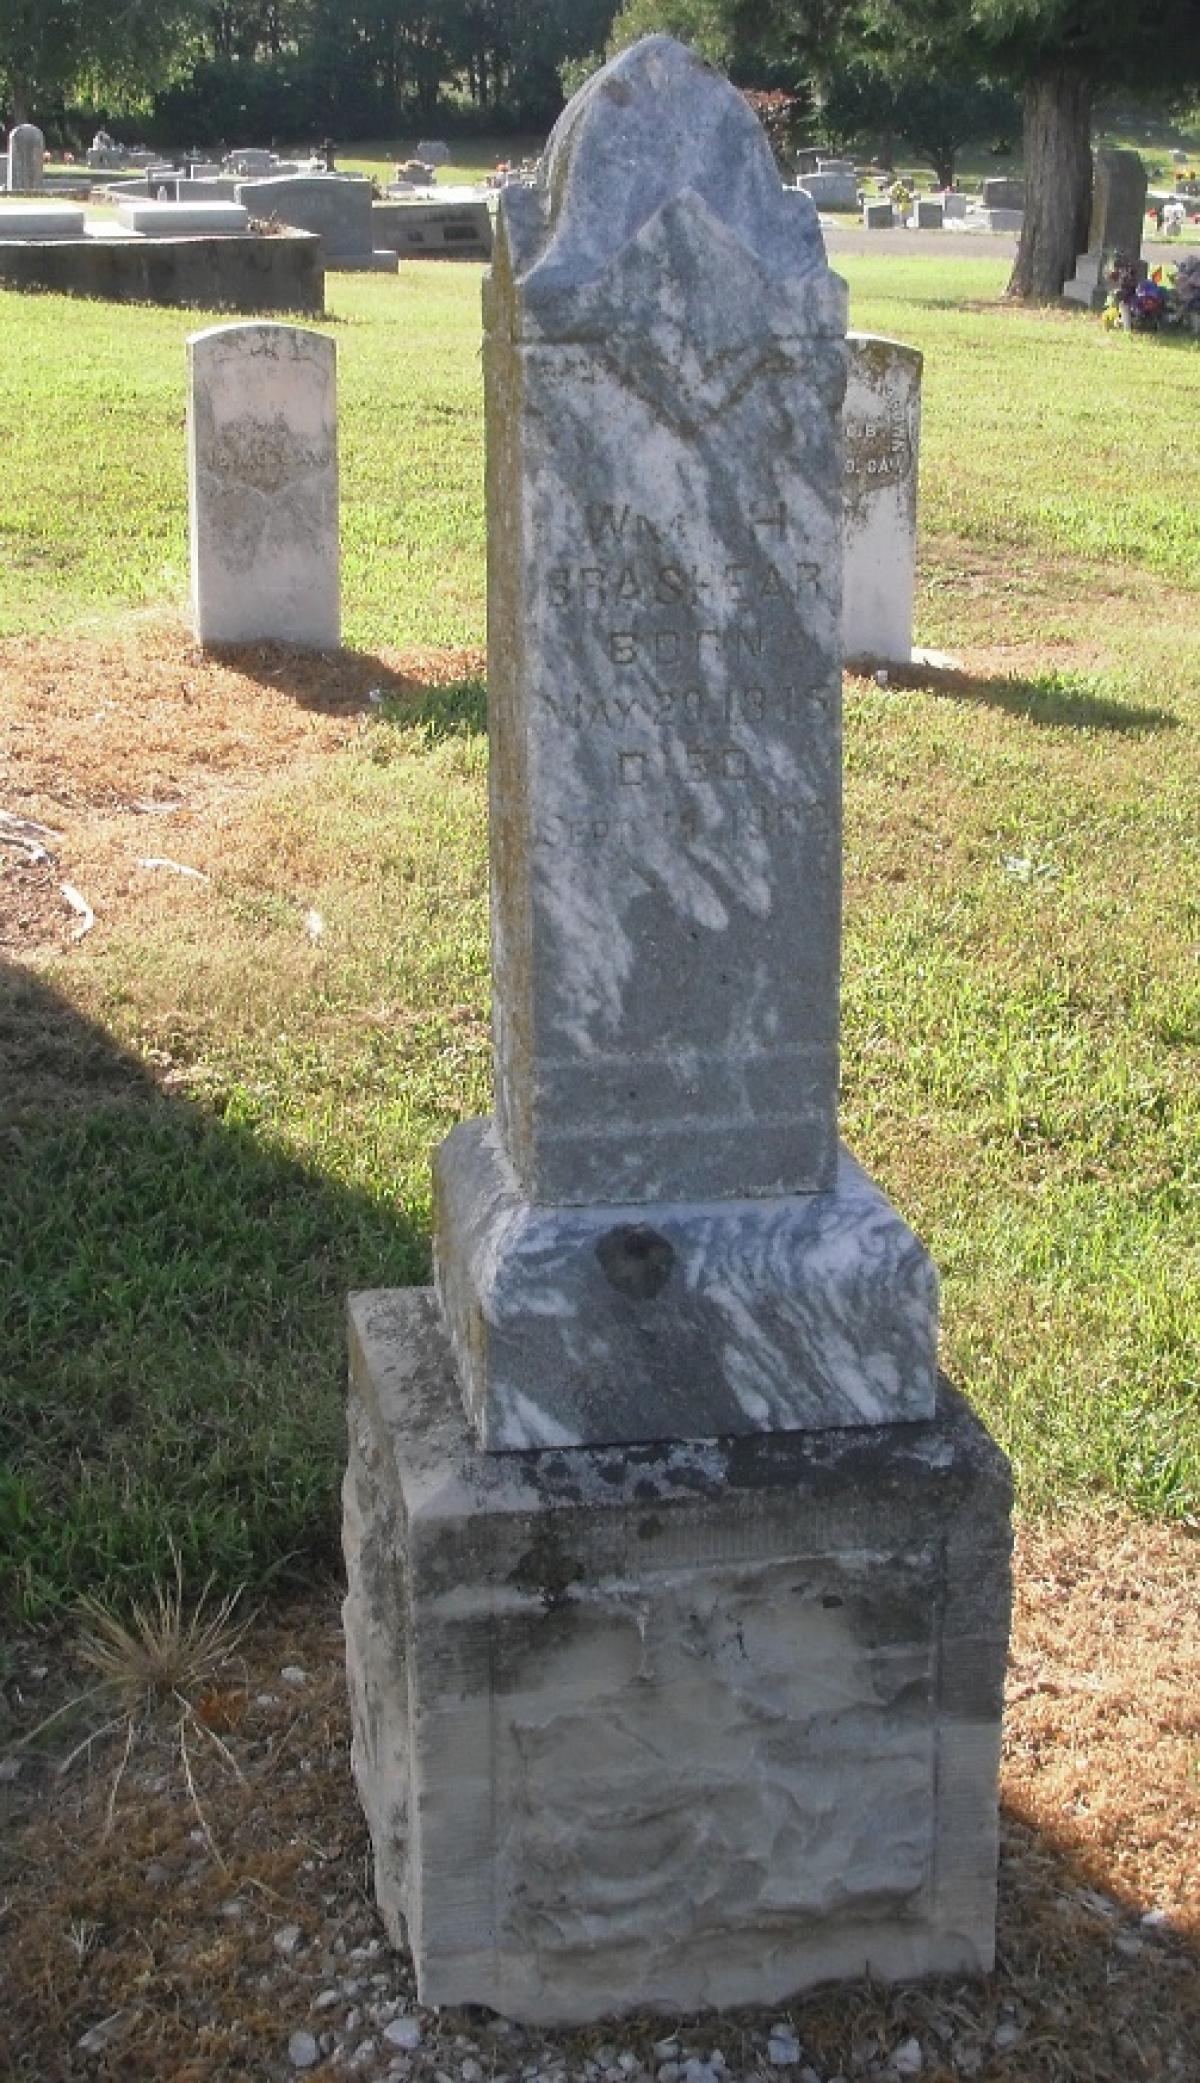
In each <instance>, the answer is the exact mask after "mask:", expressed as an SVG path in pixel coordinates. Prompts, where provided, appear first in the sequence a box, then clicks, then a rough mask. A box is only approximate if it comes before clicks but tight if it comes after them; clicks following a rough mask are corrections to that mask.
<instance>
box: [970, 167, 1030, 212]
mask: <svg viewBox="0 0 1200 2083" xmlns="http://www.w3.org/2000/svg"><path fill="white" fill-rule="evenodd" d="M979 200H980V203H981V205H982V207H983V208H984V209H985V210H1023V209H1024V208H1025V183H1024V181H1018V180H1015V179H1014V178H1013V177H1012V176H1011V175H1009V174H994V175H992V176H991V178H990V179H989V180H986V181H984V182H982V183H981V185H980V191H979Z"/></svg>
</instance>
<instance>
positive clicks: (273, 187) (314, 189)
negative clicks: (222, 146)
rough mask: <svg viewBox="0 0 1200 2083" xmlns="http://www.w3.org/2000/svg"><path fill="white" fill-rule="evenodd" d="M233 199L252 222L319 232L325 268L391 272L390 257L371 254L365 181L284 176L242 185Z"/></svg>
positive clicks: (370, 199) (370, 194)
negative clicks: (257, 220)
mask: <svg viewBox="0 0 1200 2083" xmlns="http://www.w3.org/2000/svg"><path fill="white" fill-rule="evenodd" d="M237 199H238V201H239V203H242V204H244V206H245V208H246V209H247V210H248V211H249V212H250V215H251V216H252V217H255V218H260V219H269V218H272V217H274V218H276V219H277V220H278V222H279V223H280V224H289V225H291V226H292V227H293V228H294V229H295V230H296V231H315V232H319V233H320V236H321V240H322V244H323V245H324V248H325V262H326V266H327V267H331V268H342V269H345V268H350V269H357V268H394V267H395V265H396V256H395V254H394V253H387V252H377V251H376V250H375V247H374V245H373V242H372V232H371V204H372V202H373V201H374V190H373V189H372V186H371V183H370V182H369V181H355V180H351V179H349V178H347V177H346V176H345V175H343V174H286V175H284V176H282V177H281V178H280V179H269V180H265V181H246V182H243V183H241V184H240V185H239V187H238V189H237Z"/></svg>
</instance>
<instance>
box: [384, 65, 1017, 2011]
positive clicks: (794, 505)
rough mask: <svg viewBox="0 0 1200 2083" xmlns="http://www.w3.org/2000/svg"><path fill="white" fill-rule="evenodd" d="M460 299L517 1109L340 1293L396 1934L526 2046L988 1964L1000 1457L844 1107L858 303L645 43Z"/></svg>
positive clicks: (1003, 1495) (501, 963)
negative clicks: (472, 334)
mask: <svg viewBox="0 0 1200 2083" xmlns="http://www.w3.org/2000/svg"><path fill="white" fill-rule="evenodd" d="M485 319H486V349H485V371H486V395H487V436H488V505H489V654H490V666H489V675H490V712H491V725H490V727H491V755H492V757H491V837H492V876H493V893H492V925H493V968H494V999H495V1050H496V1112H495V1118H494V1120H493V1121H491V1122H480V1123H469V1124H467V1125H465V1126H464V1127H463V1128H461V1129H458V1130H456V1131H455V1133H454V1134H453V1135H452V1136H451V1137H450V1138H449V1139H448V1141H447V1142H446V1143H445V1144H444V1145H443V1146H442V1149H441V1150H440V1152H439V1153H438V1158H437V1164H436V1188H437V1217H436V1264H437V1288H436V1290H423V1291H410V1292H399V1293H393V1292H387V1293H376V1294H366V1295H359V1296H355V1297H353V1298H352V1302H351V1399H350V1414H349V1415H350V1439H351V1452H350V1466H349V1469H348V1473H347V1480H346V1518H345V1543H346V1554H347V1565H348V1575H349V1594H348V1598H347V1604H346V1627H347V1655H348V1667H349V1676H350V1686H351V1698H352V1708H353V1718H354V1764H355V1772H356V1776H357V1780H358V1785H359V1789H360V1793H361V1796H362V1799H363V1802H364V1806H365V1808H366V1811H367V1815H368V1819H369V1823H370V1828H371V1834H372V1839H373V1844H374V1852H375V1870H376V1884H377V1892H378V1897H379V1901H380V1905H381V1908H382V1911H383V1915H384V1919H385V1922H386V1924H387V1927H388V1929H389V1931H390V1933H391V1934H392V1935H393V1937H394V1938H395V1939H396V1940H397V1941H400V1940H401V1939H402V1938H404V1937H405V1936H407V1939H408V1941H409V1942H410V1944H411V1946H412V1949H413V1953H414V1957H415V1962H416V1969H417V1978H418V1989H419V1992H420V1995H421V1997H422V2000H423V2001H425V2002H429V2003H460V2002H476V2003H486V2004H490V2005H492V2006H494V2007H495V2008H496V2009H497V2010H499V2011H501V2012H503V2013H504V2014H505V2015H507V2016H510V2017H517V2018H523V2019H529V2020H543V2021H559V2022H570V2021H582V2020H585V2019H590V2018H594V2017H597V2016H600V2015H602V2014H604V2013H606V2012H610V2011H617V2010H623V2009H644V2008H647V2007H650V2008H659V2009H663V2010H668V2011H679V2010H685V2009H690V2008H693V2007H698V2006H700V2005H704V2004H733V2003H745V2002H752V2001H756V2000H761V2001H775V2000H777V1999H779V1998H781V1997H783V1996H785V1995H787V1994H789V1993H790V1992H792V1991H794V1990H796V1989H798V1988H800V1987H802V1986H804V1985H806V1984H808V1983H811V1982H814V1981H817V1980H820V1979H823V1978H826V1977H828V1976H831V1975H841V1976H849V1975H858V1974H862V1973H864V1972H866V1971H868V1970H870V1971H871V1972H874V1973H877V1974H881V1975H885V1976H907V1975H911V1974H915V1973H920V1972H924V1971H929V1970H933V1969H950V1970H956V1971H957V1970H962V1969H970V1968H978V1967H983V1966H986V1965H987V1964H988V1963H989V1961H990V1959H991V1955H992V1944H993V1937H992V1933H993V1909H994V1886H995V1860H996V1765H997V1754H998V1734H999V1710H1000V1693H1001V1685H1002V1678H1003V1669H1004V1659H1005V1647H1006V1636H1007V1614H1008V1606H1007V1555H1008V1509H1009V1492H1008V1481H1007V1470H1006V1467H1005V1464H1004V1462H1003V1459H1002V1457H1001V1456H1000V1455H999V1454H998V1452H997V1451H996V1449H995V1448H994V1447H993V1445H992V1444H991V1442H990V1440H989V1439H988V1437H987V1435H986V1434H985V1433H984V1432H983V1430H982V1428H981V1427H980V1426H979V1425H978V1424H977V1423H976V1421H975V1420H974V1419H973V1418H972V1416H971V1415H970V1413H969V1412H968V1411H967V1409H966V1408H965V1407H964V1405H963V1404H962V1403H961V1401H960V1400H959V1399H958V1398H957V1397H956V1396H955V1395H954V1393H953V1391H952V1390H950V1389H949V1388H948V1386H947V1385H946V1384H945V1383H940V1382H939V1380H938V1378H937V1373H936V1366H935V1336H936V1293H935V1290H936V1283H935V1277H934V1273H933V1269H932V1266H931V1265H930V1263H929V1260H928V1258H927V1256H926V1254H925V1252H924V1250H923V1249H922V1247H921V1245H920V1244H919V1243H918V1242H917V1240H916V1238H915V1237H914V1236H913V1235H912V1233H911V1232H910V1231H909V1230H908V1229H907V1227H906V1226H905V1224H904V1223H903V1222H902V1220H901V1218H900V1217H899V1216H898V1215H897V1214H896V1213H895V1212H894V1211H893V1210H892V1209H891V1208H890V1207H889V1205H888V1203H887V1201H886V1200H885V1199H884V1197H883V1195H882V1194H881V1193H880V1192H879V1190H878V1189H877V1188H876V1187H875V1186H874V1185H873V1184H872V1183H871V1181H870V1180H869V1179H868V1178H867V1177H866V1175H865V1174H864V1173H863V1172H862V1171H861V1169H860V1168H859V1167H858V1166H857V1165H856V1164H855V1163H854V1161H853V1159H852V1158H850V1157H849V1155H848V1154H847V1153H846V1152H845V1151H843V1150H840V1149H839V1146H838V1140H837V1129H836V1080H837V972H838V944H839V924H838V918H839V873H840V820H839V786H840V783H839V772H840V755H839V699H840V681H841V530H842V485H841V473H842V445H841V426H840V408H841V402H842V391H843V385H844V381H845V348H844V338H843V336H844V326H845V292H844V289H843V286H842V284H841V283H840V282H839V281H838V280H837V278H836V277H835V276H833V275H831V274H830V272H829V269H828V267H827V265H826V261H825V254H824V250H823V246H822V242H821V237H820V232H819V229H818V226H817V222H816V215H815V211H814V209H813V206H812V204H811V202H810V201H809V200H808V198H807V197H805V196H803V195H800V194H798V193H796V192H795V191H792V192H785V191H784V190H783V189H782V188H781V186H780V183H779V179H778V176H777V174H776V172H775V168H774V164H773V161H772V157H771V153H770V150H769V147H768V146H767V143H766V140H765V137H764V136H763V133H762V132H761V130H760V128H759V126H758V124H757V122H756V120H755V118H754V117H753V116H752V114H751V113H750V111H749V110H748V108H747V106H746V104H745V103H744V101H743V100H742V98H741V96H740V95H738V94H737V93H736V92H735V91H734V90H733V89H732V88H731V87H730V86H729V85H728V84H727V83H725V82H724V81H722V80H721V79H720V78H719V77H717V76H716V75H715V74H713V73H712V72H711V71H709V70H708V68H707V67H705V66H704V65H702V64H701V62H700V61H699V59H697V58H696V57H694V56H693V55H692V54H691V53H689V52H687V51H685V50H683V49H682V48H681V47H680V46H679V45H677V44H675V43H672V42H671V41H670V40H669V39H667V38H665V37H652V38H648V39H646V40H645V41H644V42H643V43H641V44H639V45H637V46H635V47H634V48H633V49H632V50H629V51H626V52H624V53H623V54H622V55H621V56H620V57H618V58H617V59H616V60H614V61H613V63H612V64H610V65H609V66H608V67H606V68H605V70H604V71H603V72H601V73H599V74H597V75H596V76H595V77H594V78H593V79H592V80H591V81H590V82H589V83H588V85H587V86H586V87H585V88H584V90H583V91H582V93H581V94H580V95H579V96H577V97H576V99H575V101H574V102H572V104H571V105H570V107H569V108H568V109H567V110H566V112H565V114H564V115H563V117H562V118H561V120H560V122H559V124H558V126H557V128H556V130H555V132H554V134H553V136H552V138H551V140H550V144H549V146H548V148H547V152H546V156H545V159H544V161H543V164H542V167H541V171H540V177H539V181H538V184H537V186H536V187H534V188H530V189H526V188H522V187H513V188H509V189H506V190H505V191H504V194H503V197H502V199H501V207H500V217H499V224H498V231H497V244H496V254H495V262H494V266H493V270H492V274H491V277H490V281H489V283H488V286H487V289H486V293H485Z"/></svg>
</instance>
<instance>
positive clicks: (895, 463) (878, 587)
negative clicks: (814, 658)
mask: <svg viewBox="0 0 1200 2083" xmlns="http://www.w3.org/2000/svg"><path fill="white" fill-rule="evenodd" d="M846 347H847V375H846V402H845V406H844V408H843V416H842V417H843V428H844V433H845V468H846V501H845V511H844V516H843V527H844V553H845V574H846V576H845V593H844V596H843V602H842V642H843V644H844V646H845V652H846V656H847V658H849V659H855V660H867V659H869V660H873V661H874V662H875V663H877V664H881V663H882V664H895V665H907V664H908V663H909V661H910V659H911V657H912V641H913V592H914V588H915V584H916V571H917V456H918V451H919V447H920V438H921V365H922V364H921V354H920V351H919V349H918V348H915V347H906V346H905V345H904V344H903V342H902V341H899V340H885V339H881V338H879V337H877V336H876V335H875V334H872V333H850V334H848V335H847V340H846Z"/></svg>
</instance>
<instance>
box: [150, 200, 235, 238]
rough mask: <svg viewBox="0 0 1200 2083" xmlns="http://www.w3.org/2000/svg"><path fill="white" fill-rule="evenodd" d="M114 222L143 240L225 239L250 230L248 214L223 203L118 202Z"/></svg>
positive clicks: (232, 205)
mask: <svg viewBox="0 0 1200 2083" xmlns="http://www.w3.org/2000/svg"><path fill="white" fill-rule="evenodd" d="M117 222H118V224H119V225H120V227H121V229H122V231H135V232H138V233H139V234H140V236H141V237H142V238H144V239H181V238H192V237H205V238H212V237H213V236H214V235H217V236H219V235H221V234H224V236H225V237H227V238H228V237H230V236H231V235H234V234H236V233H239V232H246V231H247V230H248V229H249V226H250V218H249V215H248V214H247V212H246V211H245V210H243V209H242V208H241V207H240V205H239V204H238V203H226V202H216V203H214V202H179V203H176V202H119V203H118V204H117Z"/></svg>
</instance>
